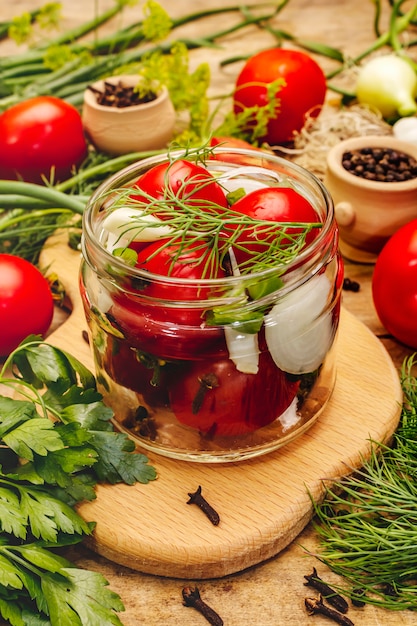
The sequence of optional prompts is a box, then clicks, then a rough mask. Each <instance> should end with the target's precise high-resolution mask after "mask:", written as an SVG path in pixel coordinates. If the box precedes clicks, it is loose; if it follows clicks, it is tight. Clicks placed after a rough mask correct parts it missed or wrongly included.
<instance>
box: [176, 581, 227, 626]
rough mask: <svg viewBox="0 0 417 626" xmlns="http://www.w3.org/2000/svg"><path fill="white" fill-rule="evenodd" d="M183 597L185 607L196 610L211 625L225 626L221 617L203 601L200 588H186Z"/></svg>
mask: <svg viewBox="0 0 417 626" xmlns="http://www.w3.org/2000/svg"><path fill="white" fill-rule="evenodd" d="M182 597H183V598H184V604H185V606H190V607H192V608H194V609H196V610H197V611H198V612H199V613H201V615H203V616H204V617H205V618H206V620H207V621H208V623H209V624H211V625H212V626H223V620H222V618H221V617H220V615H219V614H218V613H216V611H214V610H213V609H212V608H211V606H209V605H208V604H206V603H205V602H204V600H202V599H201V595H200V591H199V589H198V587H184V589H183V590H182Z"/></svg>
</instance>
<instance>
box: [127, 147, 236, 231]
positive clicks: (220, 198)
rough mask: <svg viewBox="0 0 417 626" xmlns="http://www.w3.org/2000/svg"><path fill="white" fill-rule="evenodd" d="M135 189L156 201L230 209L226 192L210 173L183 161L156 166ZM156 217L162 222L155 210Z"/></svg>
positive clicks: (140, 197) (144, 175)
mask: <svg viewBox="0 0 417 626" xmlns="http://www.w3.org/2000/svg"><path fill="white" fill-rule="evenodd" d="M133 186H134V187H137V188H138V189H141V190H142V191H144V192H145V193H146V194H148V195H149V196H151V198H156V199H157V200H164V199H168V200H169V199H175V198H180V199H181V200H182V201H183V202H186V203H187V204H198V205H199V206H200V207H201V206H207V208H210V207H212V206H214V207H217V206H221V207H224V208H227V206H228V203H227V199H226V196H225V193H224V191H223V189H222V188H221V187H220V185H219V184H218V183H217V182H216V181H215V179H214V178H213V176H212V175H211V174H210V172H209V171H208V170H207V169H206V168H204V167H202V166H201V165H197V164H196V163H192V162H190V161H186V160H184V159H178V160H176V161H173V162H172V163H170V162H168V161H167V162H166V163H160V164H159V165H155V167H152V168H151V169H150V170H148V171H147V172H146V173H145V174H143V176H141V177H140V178H139V179H138V180H137V181H136V182H135V183H134V185H133ZM131 197H132V198H136V199H138V200H141V201H146V197H145V198H144V197H143V196H141V195H132V196H131ZM155 214H156V215H158V217H160V218H161V219H163V213H162V214H160V213H158V212H157V211H156V212H155Z"/></svg>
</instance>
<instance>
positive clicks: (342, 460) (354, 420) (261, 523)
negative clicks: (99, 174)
mask: <svg viewBox="0 0 417 626" xmlns="http://www.w3.org/2000/svg"><path fill="white" fill-rule="evenodd" d="M41 262H42V265H43V266H48V267H49V270H50V271H53V272H56V273H57V274H58V276H59V278H60V279H61V281H62V283H63V285H64V286H65V288H66V291H67V295H68V297H69V298H70V300H71V302H72V313H71V315H70V316H69V318H68V320H67V321H66V322H65V323H64V324H63V325H62V326H60V327H59V328H58V330H56V331H55V332H54V333H53V334H52V335H50V337H49V338H48V341H49V342H50V343H51V344H53V345H56V346H59V347H61V348H63V349H66V350H68V351H69V352H71V354H73V355H74V356H77V357H78V358H79V359H80V360H81V361H82V362H83V363H84V364H85V365H87V366H89V367H90V368H92V367H93V366H92V357H91V355H90V350H89V347H88V345H87V343H86V342H85V341H84V340H83V338H82V331H83V330H86V322H85V319H84V313H83V309H82V304H81V300H80V296H79V293H78V268H79V263H80V254H79V253H78V252H75V251H72V250H70V248H68V247H67V245H66V242H65V239H62V238H59V237H57V238H55V239H51V240H50V241H49V242H48V245H47V246H46V247H45V249H44V251H43V254H42V259H41ZM401 401H402V393H401V386H400V383H399V377H398V373H397V371H396V369H395V368H394V365H393V363H392V361H391V358H390V356H389V355H388V353H387V352H386V350H385V348H384V347H383V346H382V344H381V343H380V341H379V340H378V339H377V338H376V337H375V336H374V335H373V334H372V333H371V332H370V331H369V330H368V329H367V327H366V326H364V325H363V324H362V323H361V322H359V321H358V320H357V319H356V318H355V317H353V316H352V315H351V314H350V313H348V312H347V311H345V310H343V311H342V316H341V326H340V333H339V338H338V344H337V382H336V386H335V390H334V393H333V395H332V397H331V399H330V402H329V404H328V406H327V408H326V410H325V411H324V412H323V414H322V415H321V416H320V418H319V420H318V421H317V422H316V424H315V425H314V426H313V427H312V428H311V429H310V430H309V431H308V432H307V433H305V434H304V435H302V436H300V437H299V438H298V439H297V440H296V441H294V442H293V443H290V444H288V445H287V446H285V447H284V448H282V449H281V450H278V451H276V452H274V453H270V454H268V455H265V456H263V457H259V458H257V459H252V460H249V461H244V462H241V463H230V464H229V463H228V464H222V465H217V464H216V465H204V464H196V463H188V462H184V461H176V460H171V459H167V458H164V457H162V456H158V455H154V454H148V456H149V458H150V461H151V463H152V464H153V465H154V466H155V467H156V469H157V472H158V479H157V480H156V481H154V482H152V483H150V484H148V485H140V484H138V485H134V486H126V485H115V486H109V485H102V486H99V487H98V489H97V499H96V500H95V501H94V502H91V503H87V504H83V505H82V506H81V507H80V512H81V514H82V515H83V517H84V518H85V519H87V520H93V521H95V522H97V526H96V529H95V532H94V536H93V537H92V538H91V539H89V540H88V545H89V547H91V548H92V549H93V550H95V551H96V552H97V553H99V554H101V555H103V556H105V557H107V558H108V559H110V560H112V561H114V562H116V563H119V564H121V565H124V566H127V567H130V568H132V569H136V570H139V571H142V572H145V573H150V574H157V575H160V576H170V577H178V578H189V579H206V578H216V577H221V576H225V575H228V574H231V573H234V572H237V571H240V570H243V569H245V568H247V567H249V566H252V565H255V564H258V563H260V562H262V561H264V560H266V559H268V558H270V557H272V556H275V555H276V554H278V553H279V552H280V551H281V550H283V549H284V548H285V547H286V546H287V545H288V544H289V543H290V542H291V541H292V540H293V539H294V538H295V537H296V536H297V535H298V534H299V533H300V532H301V530H302V529H303V528H304V527H305V526H306V524H307V523H308V522H309V521H310V519H311V517H312V505H311V500H310V496H309V493H310V494H311V495H312V497H314V498H315V499H318V498H320V497H321V496H322V494H323V481H333V480H335V479H338V478H340V477H341V476H343V475H346V474H347V473H350V472H351V471H352V469H353V468H356V467H359V466H360V465H361V462H362V460H363V459H364V458H366V457H368V456H369V452H370V448H371V444H370V441H379V442H382V441H386V440H387V439H388V438H389V437H390V436H391V435H392V433H393V432H394V430H395V428H396V426H397V424H398V419H399V416H400V411H401ZM198 485H201V486H202V488H203V494H204V495H205V496H206V498H207V500H208V501H209V502H210V503H211V504H212V505H213V506H214V507H215V508H216V509H217V511H218V512H219V514H220V518H221V521H220V524H219V525H218V526H213V525H212V524H211V523H210V522H209V521H208V520H207V518H206V517H205V516H204V515H203V513H202V512H201V511H200V510H199V509H198V508H197V507H195V506H187V504H186V503H187V500H188V492H191V491H195V490H196V488H197V487H198Z"/></svg>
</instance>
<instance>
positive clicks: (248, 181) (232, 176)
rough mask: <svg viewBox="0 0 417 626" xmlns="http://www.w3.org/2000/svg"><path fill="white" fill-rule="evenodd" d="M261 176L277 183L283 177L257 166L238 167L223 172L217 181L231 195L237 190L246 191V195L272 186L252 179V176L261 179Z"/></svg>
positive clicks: (266, 182)
mask: <svg viewBox="0 0 417 626" xmlns="http://www.w3.org/2000/svg"><path fill="white" fill-rule="evenodd" d="M259 174H262V176H263V177H264V178H266V177H268V178H270V179H271V178H272V179H273V180H275V181H276V182H277V183H279V182H280V181H281V177H280V176H279V174H278V173H277V172H274V170H267V169H265V168H263V167H257V166H256V165H247V166H243V167H237V168H236V169H232V170H230V171H228V172H223V173H222V174H220V176H218V177H217V179H216V180H217V182H218V183H220V185H221V186H222V188H223V189H224V190H225V191H226V193H231V192H233V191H236V190H237V189H244V190H245V192H246V193H250V192H251V191H256V190H257V189H262V188H263V187H270V186H271V183H270V182H268V181H267V180H265V182H262V180H259V179H257V178H251V176H258V177H259Z"/></svg>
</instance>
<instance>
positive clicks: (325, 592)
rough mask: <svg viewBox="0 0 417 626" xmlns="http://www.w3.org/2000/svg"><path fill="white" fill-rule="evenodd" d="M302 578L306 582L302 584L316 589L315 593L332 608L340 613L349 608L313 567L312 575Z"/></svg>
mask: <svg viewBox="0 0 417 626" xmlns="http://www.w3.org/2000/svg"><path fill="white" fill-rule="evenodd" d="M304 578H305V579H306V581H307V582H305V583H304V584H305V585H307V586H309V587H314V589H317V591H319V592H320V595H321V596H323V597H324V598H325V599H326V600H327V602H329V604H331V605H332V606H334V607H335V609H337V610H338V611H340V612H341V613H346V612H347V610H348V608H349V605H348V603H347V601H346V600H345V599H344V598H343V596H341V595H340V594H339V593H337V592H336V591H335V590H334V589H332V588H331V587H330V585H328V584H327V583H326V582H324V580H322V579H321V578H320V577H319V576H318V574H317V570H316V568H315V567H313V573H312V574H309V575H308V576H304Z"/></svg>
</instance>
